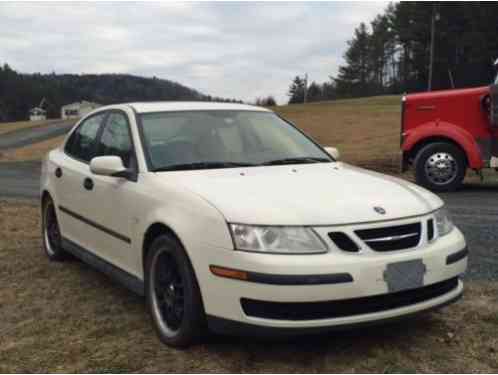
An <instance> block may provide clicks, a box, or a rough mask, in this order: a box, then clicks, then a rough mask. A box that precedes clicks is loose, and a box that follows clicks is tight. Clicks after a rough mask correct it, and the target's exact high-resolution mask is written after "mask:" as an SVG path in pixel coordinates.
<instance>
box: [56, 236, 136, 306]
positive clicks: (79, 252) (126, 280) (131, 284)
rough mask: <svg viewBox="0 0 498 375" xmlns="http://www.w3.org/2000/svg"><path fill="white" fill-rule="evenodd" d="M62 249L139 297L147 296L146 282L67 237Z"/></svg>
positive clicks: (63, 240) (63, 241)
mask: <svg viewBox="0 0 498 375" xmlns="http://www.w3.org/2000/svg"><path fill="white" fill-rule="evenodd" d="M62 247H63V249H64V250H66V251H67V252H69V253H71V254H72V255H74V256H75V257H77V258H79V259H81V260H82V261H83V262H85V263H87V264H89V265H90V266H92V267H94V268H96V269H98V270H99V271H101V272H103V273H105V274H106V275H107V276H109V277H111V278H112V279H114V280H116V281H118V282H119V283H121V284H122V285H124V286H125V287H126V288H128V289H129V290H131V291H132V292H134V293H136V294H138V295H139V296H144V295H145V285H144V282H143V281H142V280H140V279H139V278H138V277H136V276H134V275H132V274H130V273H128V272H126V271H124V270H122V269H121V268H119V267H116V266H115V265H113V264H111V263H109V262H107V261H106V260H104V259H102V258H101V257H99V256H97V255H95V254H94V253H92V252H90V251H88V250H86V249H85V248H83V247H81V246H80V245H78V244H76V243H74V242H73V241H71V240H68V239H67V238H65V237H62Z"/></svg>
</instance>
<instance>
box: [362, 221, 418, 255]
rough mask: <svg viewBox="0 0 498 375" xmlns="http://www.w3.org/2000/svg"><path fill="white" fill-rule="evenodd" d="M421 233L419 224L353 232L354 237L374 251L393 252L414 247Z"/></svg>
mask: <svg viewBox="0 0 498 375" xmlns="http://www.w3.org/2000/svg"><path fill="white" fill-rule="evenodd" d="M421 232H422V225H421V224H420V223H413V224H405V225H396V226H393V227H382V228H373V229H362V230H357V231H355V233H356V235H357V236H358V237H360V238H361V239H362V240H363V241H365V243H366V244H367V245H368V246H369V247H370V248H371V249H372V250H375V251H394V250H403V249H410V248H412V247H415V246H417V245H418V243H419V242H420V235H421Z"/></svg>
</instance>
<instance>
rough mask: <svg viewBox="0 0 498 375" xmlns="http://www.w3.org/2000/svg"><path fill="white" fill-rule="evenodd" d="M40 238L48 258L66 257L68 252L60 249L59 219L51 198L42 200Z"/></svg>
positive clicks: (56, 259)
mask: <svg viewBox="0 0 498 375" xmlns="http://www.w3.org/2000/svg"><path fill="white" fill-rule="evenodd" d="M42 238H43V248H44V249H45V253H46V254H47V256H48V258H49V259H50V260H55V261H61V260H65V259H67V255H68V254H67V253H66V252H65V251H64V250H63V249H62V236H61V231H60V227H59V221H58V220H57V213H56V211H55V205H54V202H53V201H52V199H51V198H46V199H45V200H44V201H43V207H42Z"/></svg>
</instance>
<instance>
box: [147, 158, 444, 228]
mask: <svg viewBox="0 0 498 375" xmlns="http://www.w3.org/2000/svg"><path fill="white" fill-rule="evenodd" d="M156 176H157V178H159V179H160V180H161V182H163V183H168V184H175V185H176V186H178V187H179V188H181V189H185V190H189V191H190V192H192V193H195V194H197V195H199V196H201V197H202V198H204V199H205V200H207V201H208V202H209V203H211V204H212V205H213V206H214V207H215V208H217V209H218V210H219V211H220V212H221V213H222V214H223V216H224V217H225V219H226V220H227V221H228V222H233V223H247V224H261V225H337V224H346V223H360V222H370V221H379V220H391V219H399V218H403V217H409V216H416V215H422V214H426V213H428V212H430V211H432V210H435V209H437V208H439V207H440V206H442V205H443V202H442V201H441V199H439V198H438V197H437V196H436V195H434V194H432V193H430V192H429V191H427V190H425V189H422V188H420V187H418V186H416V185H414V184H412V183H409V182H406V181H403V180H400V179H397V178H394V177H391V176H387V175H382V174H379V173H375V172H372V171H368V170H364V169H361V168H357V167H353V166H350V165H347V164H344V163H339V162H337V163H317V164H306V165H293V166H291V165H285V166H271V167H251V168H230V169H213V170H198V171H188V172H187V171H182V172H166V173H162V172H161V173H156ZM374 207H382V208H383V209H384V210H385V214H379V213H378V212H376V211H375V210H374Z"/></svg>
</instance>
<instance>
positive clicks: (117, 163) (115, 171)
mask: <svg viewBox="0 0 498 375" xmlns="http://www.w3.org/2000/svg"><path fill="white" fill-rule="evenodd" d="M90 171H92V173H94V174H96V175H101V176H111V177H125V178H126V177H127V176H128V174H129V170H128V169H127V168H126V167H125V166H124V164H123V160H122V159H121V158H120V157H119V156H97V157H95V158H93V159H92V160H91V161H90Z"/></svg>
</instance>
